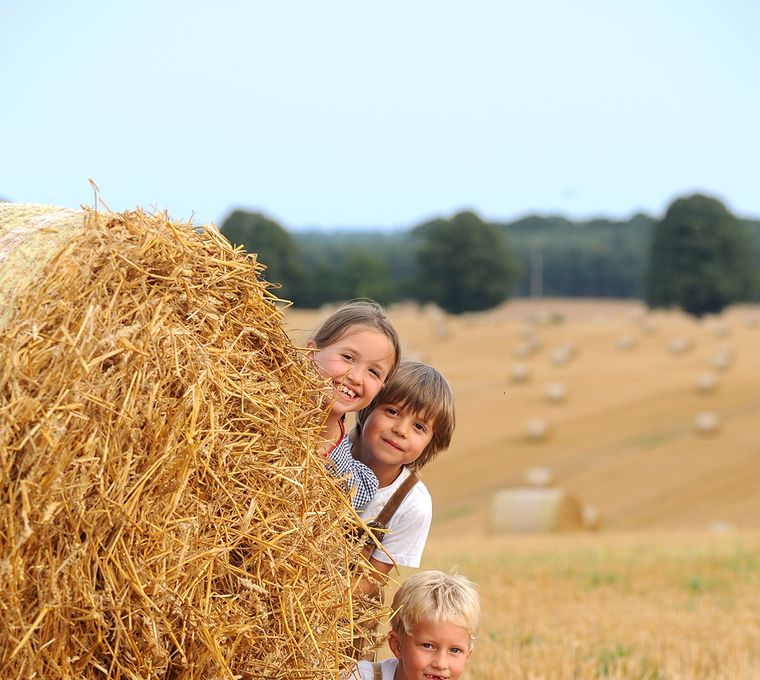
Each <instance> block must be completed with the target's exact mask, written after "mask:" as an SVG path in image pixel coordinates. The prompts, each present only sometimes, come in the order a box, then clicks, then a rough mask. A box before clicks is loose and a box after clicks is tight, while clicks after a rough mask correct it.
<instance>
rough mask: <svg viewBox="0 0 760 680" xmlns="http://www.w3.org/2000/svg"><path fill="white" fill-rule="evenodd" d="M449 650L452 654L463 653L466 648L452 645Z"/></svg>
mask: <svg viewBox="0 0 760 680" xmlns="http://www.w3.org/2000/svg"><path fill="white" fill-rule="evenodd" d="M449 651H450V652H451V653H452V654H461V653H462V652H463V651H464V650H463V649H462V648H461V647H452V648H451V649H450V650H449Z"/></svg>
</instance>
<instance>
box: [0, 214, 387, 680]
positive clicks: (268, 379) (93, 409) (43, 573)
mask: <svg viewBox="0 0 760 680" xmlns="http://www.w3.org/2000/svg"><path fill="white" fill-rule="evenodd" d="M24 210H26V211H27V214H26V216H24V215H23V213H24ZM30 215H31V217H30ZM43 223H44V230H43V228H42V227H41V226H40V225H41V224H43ZM6 227H8V229H6ZM11 232H12V233H14V234H16V235H17V236H18V235H24V234H26V237H27V238H26V240H25V241H24V247H25V248H26V250H23V251H22V250H15V251H13V252H12V253H11V254H12V255H13V256H15V261H16V264H18V261H19V260H20V259H21V260H24V262H23V264H24V265H25V266H27V268H28V269H29V271H31V272H32V275H31V276H27V275H19V271H20V270H19V269H17V266H16V264H12V265H11V267H12V268H11V269H6V268H5V267H6V265H7V263H8V262H9V261H13V260H14V258H13V257H11V258H9V257H6V258H5V259H4V260H3V261H2V262H0V267H3V273H4V274H6V275H7V276H6V278H11V279H14V278H15V281H16V283H17V285H16V290H15V293H16V295H15V296H14V297H13V299H12V301H11V302H10V303H9V304H7V305H6V306H7V307H8V308H9V309H7V310H6V311H8V314H7V316H6V318H5V321H4V323H3V325H2V328H1V329H0V466H1V469H2V479H1V480H0V592H2V606H0V668H2V677H8V678H32V677H37V678H52V677H56V678H85V679H89V678H98V679H102V678H105V677H108V678H111V679H127V678H129V679H134V678H183V679H185V680H195V679H201V678H233V677H238V678H272V679H274V678H283V679H284V678H306V677H308V678H334V677H337V674H338V673H339V672H341V671H342V670H344V669H345V668H347V667H348V664H349V663H350V659H349V658H348V656H347V654H346V652H347V650H348V649H349V646H350V642H351V640H352V637H353V634H354V623H355V616H354V614H353V612H352V604H351V598H349V597H348V596H347V593H348V590H349V582H350V578H351V576H350V574H349V569H348V564H349V563H350V562H352V561H355V560H356V558H357V556H358V555H359V554H360V546H358V545H357V541H356V540H354V539H351V538H348V532H349V529H350V527H351V526H352V525H353V522H354V519H355V515H354V513H353V511H352V510H351V508H350V505H349V503H348V502H347V500H346V498H345V497H344V496H343V495H342V494H341V492H340V489H339V487H338V486H337V485H336V483H335V482H334V481H333V479H332V478H331V476H330V475H329V474H328V472H327V471H326V468H325V464H324V461H323V460H322V459H321V457H320V456H319V455H318V454H317V452H316V451H317V442H318V438H319V431H320V429H321V425H322V422H323V418H324V406H325V398H326V394H327V391H326V389H325V384H324V381H323V380H322V379H321V378H319V376H318V375H317V374H316V372H315V370H314V368H313V366H312V364H311V362H310V361H309V359H308V357H307V356H306V354H305V352H304V351H303V350H301V349H298V348H296V347H294V346H293V345H292V344H291V342H290V341H289V339H288V336H287V334H286V332H285V331H284V329H283V324H282V313H281V311H280V308H281V305H280V304H278V301H277V299H276V298H275V297H274V296H273V295H272V293H271V292H270V288H271V286H270V285H269V284H268V283H266V282H265V281H263V280H262V279H261V273H262V270H263V266H262V265H260V264H259V263H258V262H257V261H256V258H255V256H254V255H250V256H249V255H246V254H245V253H243V252H242V251H240V250H235V249H233V248H232V246H230V244H229V243H228V242H227V241H226V240H225V239H224V238H223V237H222V236H221V235H220V234H219V232H218V231H216V229H215V228H214V227H213V226H209V227H207V228H205V229H204V230H202V231H198V230H196V229H194V228H193V227H192V225H189V224H176V223H172V222H171V221H169V220H168V218H167V217H166V216H164V215H159V216H154V215H148V214H145V213H143V212H141V211H139V210H138V211H135V212H128V213H97V212H95V211H93V210H83V211H63V212H61V211H58V210H56V209H52V208H45V207H24V206H17V205H14V204H9V205H7V206H0V234H1V235H2V238H4V239H6V240H5V241H4V243H6V245H7V244H8V243H9V241H8V235H9V234H10V233H11ZM43 233H44V235H45V237H46V241H45V243H46V244H47V245H49V244H50V243H54V244H55V248H52V249H51V248H47V249H46V248H40V249H39V250H42V251H44V252H43V253H42V254H39V257H36V256H35V255H36V254H35V253H34V252H33V251H34V248H32V247H31V246H30V244H32V241H33V238H31V236H30V235H34V234H43ZM22 240H23V239H22ZM375 615H377V606H376V608H375V610H372V609H367V610H366V611H365V613H364V614H362V616H366V617H372V616H375Z"/></svg>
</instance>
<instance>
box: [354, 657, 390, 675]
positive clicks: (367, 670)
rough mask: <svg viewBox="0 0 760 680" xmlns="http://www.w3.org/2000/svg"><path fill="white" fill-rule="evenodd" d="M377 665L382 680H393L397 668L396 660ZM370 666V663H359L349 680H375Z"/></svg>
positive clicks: (373, 671)
mask: <svg viewBox="0 0 760 680" xmlns="http://www.w3.org/2000/svg"><path fill="white" fill-rule="evenodd" d="M378 663H379V664H380V670H381V671H382V673H383V675H382V678H383V680H393V676H394V674H395V673H396V668H398V659H397V658H395V657H394V658H392V659H385V661H380V662H378ZM372 665H373V664H372V662H371V661H360V662H359V663H358V664H357V667H356V670H355V671H354V672H353V674H352V675H351V676H350V680H375V669H374V668H373V667H372Z"/></svg>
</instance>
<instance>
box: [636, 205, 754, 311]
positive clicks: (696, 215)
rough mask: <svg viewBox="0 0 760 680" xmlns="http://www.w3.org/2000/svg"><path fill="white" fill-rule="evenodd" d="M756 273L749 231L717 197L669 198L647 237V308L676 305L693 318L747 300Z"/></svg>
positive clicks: (751, 294) (751, 291) (750, 297)
mask: <svg viewBox="0 0 760 680" xmlns="http://www.w3.org/2000/svg"><path fill="white" fill-rule="evenodd" d="M756 285H757V273H756V271H755V269H754V265H753V262H752V244H751V242H750V238H749V235H748V234H747V233H746V232H745V231H744V230H743V229H742V228H741V226H740V225H739V222H738V221H737V219H736V218H735V217H734V216H733V215H732V214H731V213H730V212H729V211H728V210H727V209H726V207H725V206H724V205H723V204H722V203H721V202H720V201H718V200H717V199H714V198H710V197H708V196H702V195H700V194H695V195H694V196H690V197H688V198H679V199H677V200H676V201H674V202H673V203H672V204H671V205H670V207H669V208H668V210H667V212H666V213H665V217H664V218H663V219H662V220H661V221H660V222H659V223H658V224H657V226H656V227H655V231H654V236H653V238H652V244H651V251H650V254H649V262H648V272H647V281H646V301H647V304H648V305H649V307H672V306H677V307H680V308H681V309H683V310H684V311H685V312H687V313H689V314H691V315H692V316H695V317H701V316H703V315H705V314H717V313H719V312H720V311H722V310H723V309H724V308H725V307H726V306H728V305H730V304H731V303H733V302H739V301H742V300H748V299H752V297H753V296H754V295H755V287H756Z"/></svg>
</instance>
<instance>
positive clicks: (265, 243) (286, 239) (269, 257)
mask: <svg viewBox="0 0 760 680" xmlns="http://www.w3.org/2000/svg"><path fill="white" fill-rule="evenodd" d="M220 231H221V232H222V233H223V234H224V235H225V236H226V237H227V240H228V241H229V242H230V243H232V245H235V246H239V245H242V246H243V248H244V249H245V250H246V252H248V253H256V259H257V260H258V261H259V262H260V263H261V264H263V265H265V266H266V271H265V272H264V274H263V277H264V278H265V279H266V280H267V281H269V282H270V283H274V284H280V285H281V288H280V289H279V290H278V291H277V295H278V297H281V298H284V299H287V300H292V301H293V302H296V303H298V302H300V298H301V297H302V296H303V295H304V288H305V286H306V271H305V269H304V266H303V263H302V262H301V258H300V250H299V247H298V243H297V242H296V241H295V239H294V238H293V237H292V236H291V235H290V234H289V233H288V232H287V231H285V229H284V228H283V227H281V226H280V225H279V224H277V222H274V221H273V220H270V219H269V218H268V217H265V216H264V215H262V214H261V213H257V212H246V211H244V210H235V211H234V212H233V213H232V214H231V215H230V216H229V217H228V218H227V219H226V220H224V222H223V223H222V227H221V229H220Z"/></svg>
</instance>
